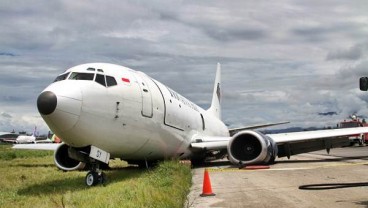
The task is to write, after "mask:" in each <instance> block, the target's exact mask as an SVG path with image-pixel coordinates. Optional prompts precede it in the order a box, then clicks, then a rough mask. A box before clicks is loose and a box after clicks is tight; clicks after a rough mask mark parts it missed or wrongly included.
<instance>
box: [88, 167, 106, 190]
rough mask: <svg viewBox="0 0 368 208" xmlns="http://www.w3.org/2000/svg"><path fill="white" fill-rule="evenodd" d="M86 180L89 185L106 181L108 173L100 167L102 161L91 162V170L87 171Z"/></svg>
mask: <svg viewBox="0 0 368 208" xmlns="http://www.w3.org/2000/svg"><path fill="white" fill-rule="evenodd" d="M85 182H86V185H87V186H90V187H91V186H95V185H97V184H104V183H105V182H106V175H105V173H103V172H102V170H101V169H100V163H99V162H96V163H94V164H91V170H90V171H89V172H88V173H87V175H86V178H85Z"/></svg>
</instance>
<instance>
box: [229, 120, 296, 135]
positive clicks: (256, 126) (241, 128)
mask: <svg viewBox="0 0 368 208" xmlns="http://www.w3.org/2000/svg"><path fill="white" fill-rule="evenodd" d="M287 123H290V122H289V121H284V122H278V123H268V124H256V125H252V126H245V127H240V128H232V129H229V133H230V136H233V135H235V134H236V133H238V132H239V131H244V130H250V129H259V128H264V127H270V126H277V125H281V124H287Z"/></svg>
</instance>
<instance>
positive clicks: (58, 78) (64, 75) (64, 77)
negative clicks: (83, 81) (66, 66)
mask: <svg viewBox="0 0 368 208" xmlns="http://www.w3.org/2000/svg"><path fill="white" fill-rule="evenodd" d="M68 75H69V72H68V73H65V74H61V75H59V76H57V77H56V79H55V80H54V82H58V81H62V80H65V79H66V78H67V77H68Z"/></svg>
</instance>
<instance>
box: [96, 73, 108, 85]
mask: <svg viewBox="0 0 368 208" xmlns="http://www.w3.org/2000/svg"><path fill="white" fill-rule="evenodd" d="M95 81H96V82H97V83H99V84H101V85H102V86H104V87H106V83H105V76H104V75H102V74H97V75H96V79H95Z"/></svg>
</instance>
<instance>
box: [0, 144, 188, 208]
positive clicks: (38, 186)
mask: <svg viewBox="0 0 368 208" xmlns="http://www.w3.org/2000/svg"><path fill="white" fill-rule="evenodd" d="M18 151H19V152H20V151H23V150H12V149H11V148H10V146H9V145H0V207H183V206H184V204H185V200H186V196H187V194H188V192H189V188H190V185H191V170H190V167H189V166H188V165H183V164H180V163H179V162H178V161H165V162H162V163H160V164H159V166H158V167H157V168H155V169H152V170H141V169H138V168H134V167H127V166H126V163H123V162H121V161H112V162H111V164H110V166H111V167H112V169H111V170H108V171H104V172H105V173H106V175H107V178H108V181H107V183H106V184H105V185H98V186H95V187H91V188H90V187H87V186H86V185H85V184H84V177H85V175H86V172H82V171H72V172H63V171H60V170H58V169H57V168H56V166H55V165H54V164H53V156H52V154H53V153H52V152H48V151H46V152H44V153H40V152H39V151H25V152H23V153H18ZM43 154H44V155H43ZM9 155H10V156H9Z"/></svg>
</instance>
